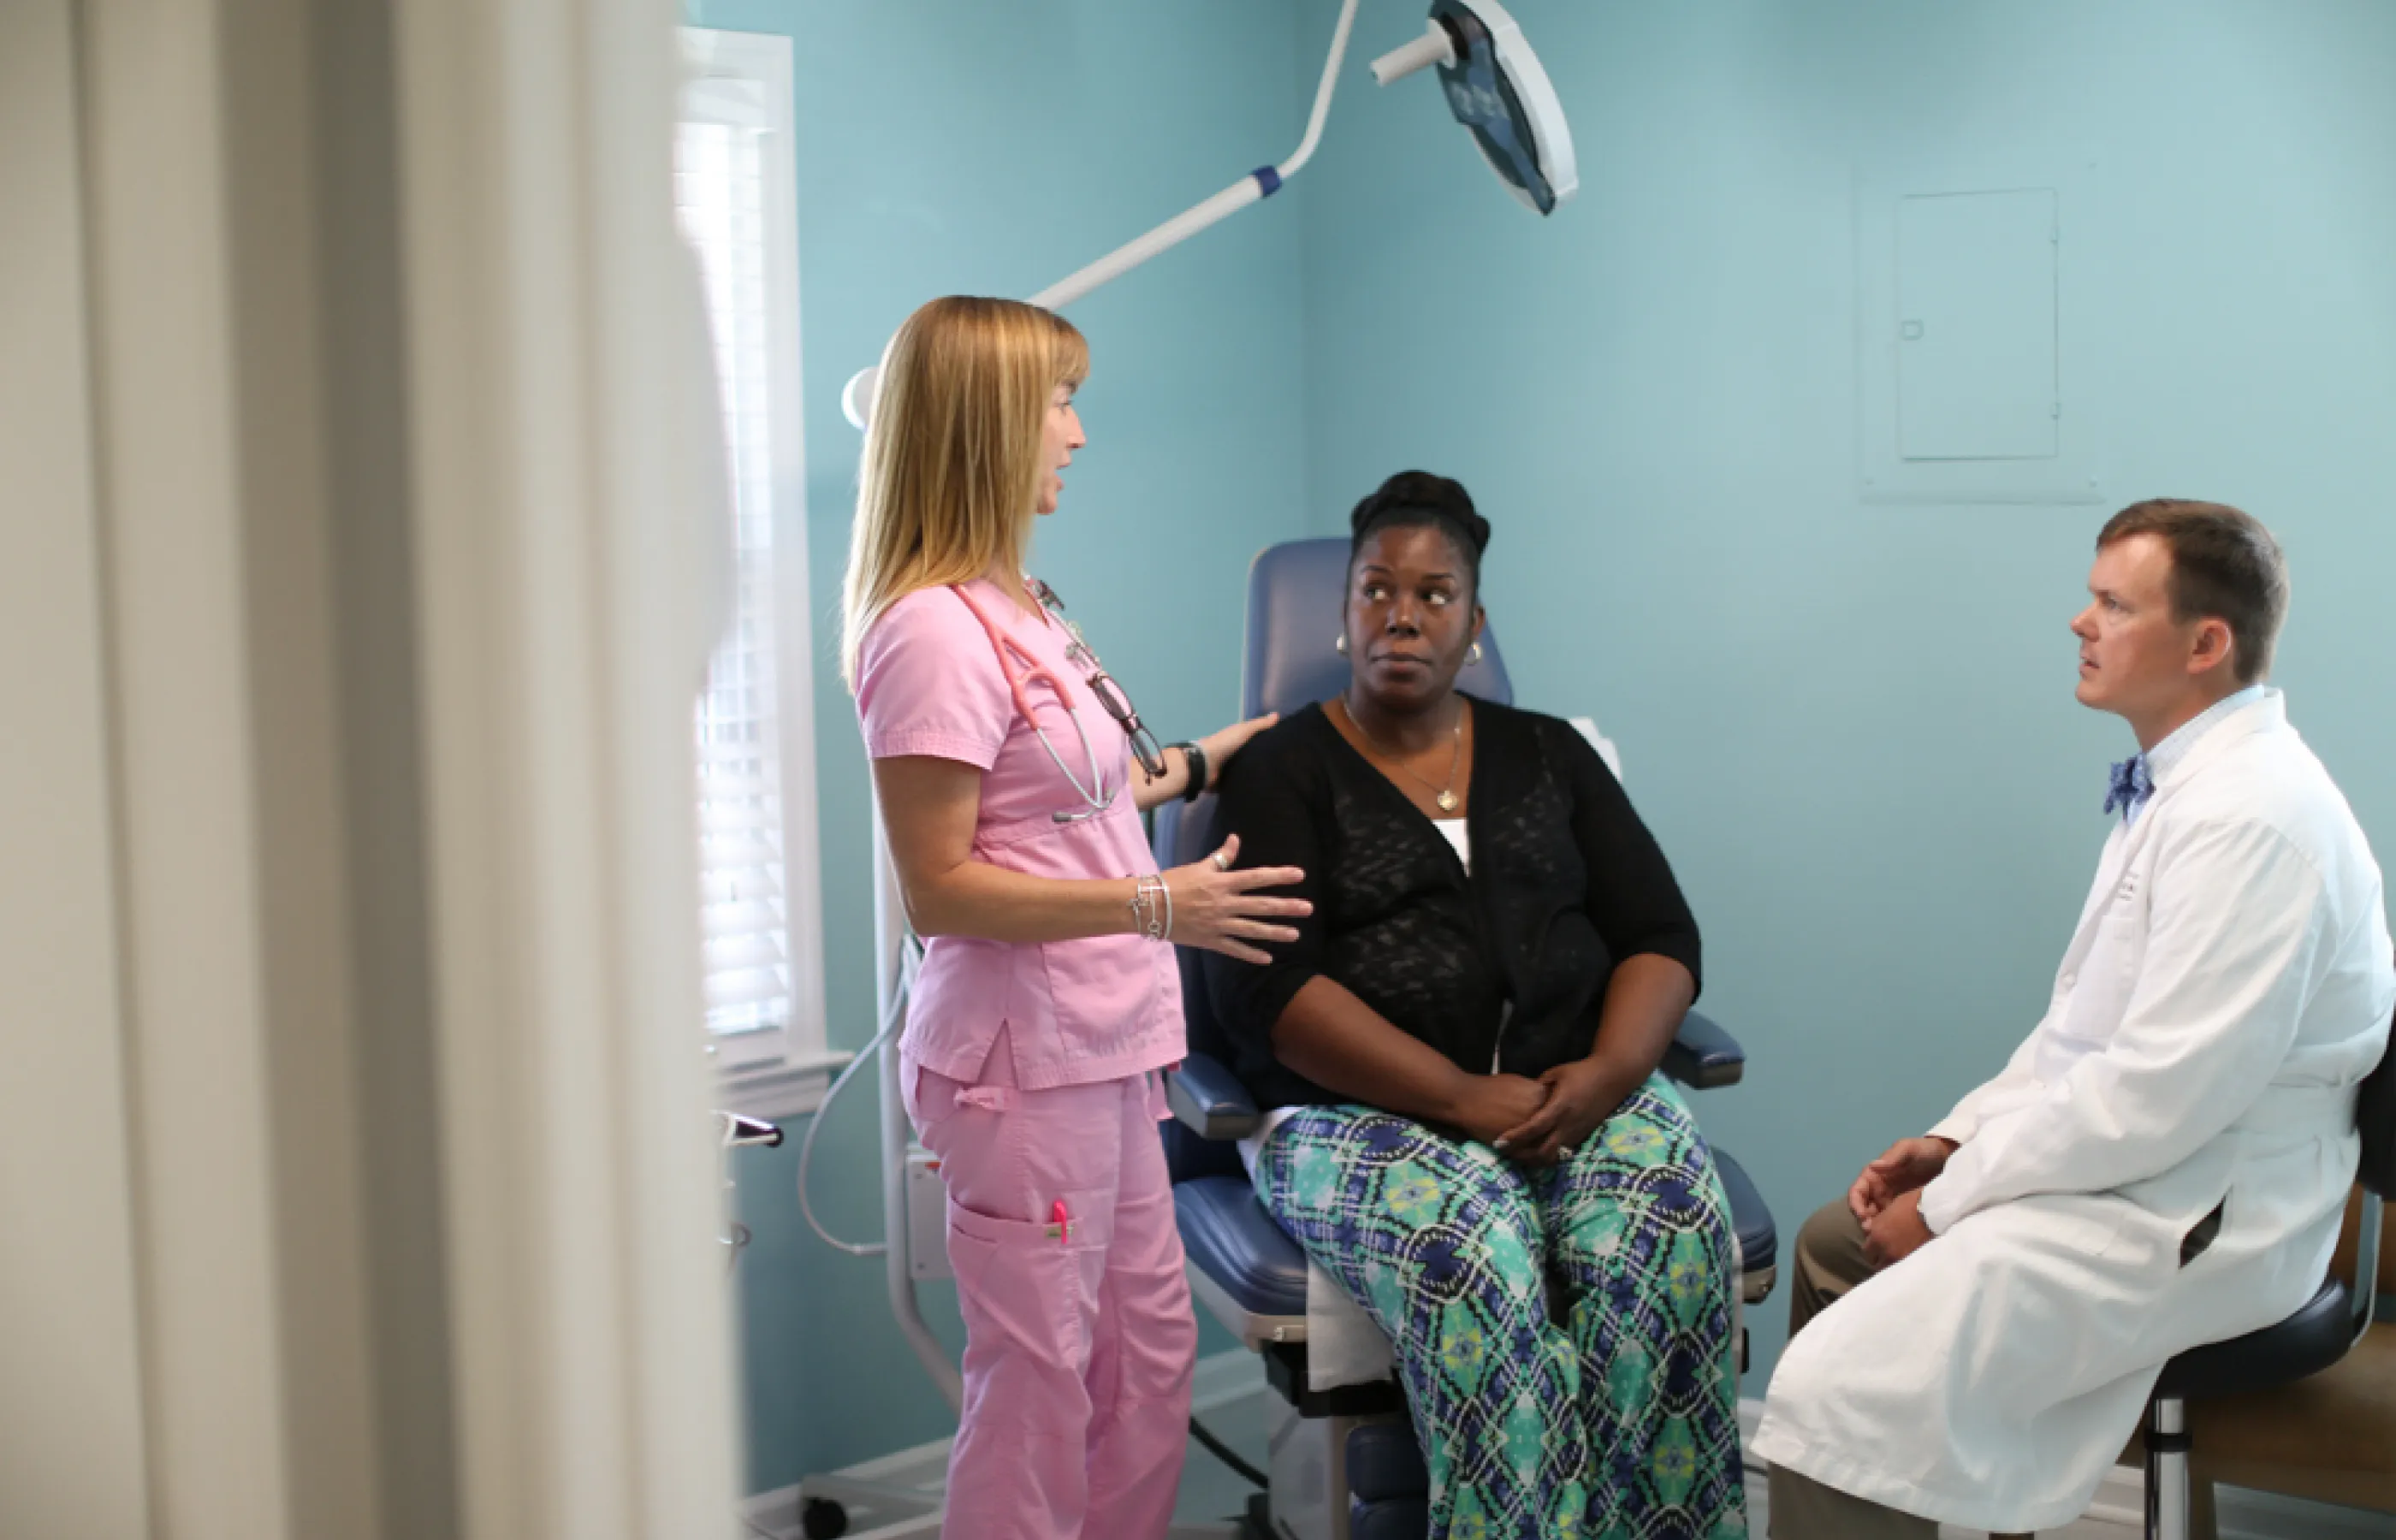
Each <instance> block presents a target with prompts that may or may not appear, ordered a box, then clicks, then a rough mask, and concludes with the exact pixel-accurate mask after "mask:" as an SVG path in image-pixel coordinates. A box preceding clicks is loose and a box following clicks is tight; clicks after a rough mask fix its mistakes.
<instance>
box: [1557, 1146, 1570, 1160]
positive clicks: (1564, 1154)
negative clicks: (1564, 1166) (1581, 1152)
mask: <svg viewBox="0 0 2396 1540" xmlns="http://www.w3.org/2000/svg"><path fill="white" fill-rule="evenodd" d="M1556 1155H1557V1157H1558V1158H1559V1159H1561V1160H1566V1161H1569V1160H1571V1159H1572V1158H1573V1147H1572V1146H1570V1145H1566V1146H1564V1148H1562V1149H1559V1150H1557V1151H1556Z"/></svg>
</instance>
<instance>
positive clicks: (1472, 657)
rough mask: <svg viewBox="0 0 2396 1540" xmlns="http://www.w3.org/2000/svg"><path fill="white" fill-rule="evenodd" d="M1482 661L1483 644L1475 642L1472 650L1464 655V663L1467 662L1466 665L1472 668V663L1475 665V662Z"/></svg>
mask: <svg viewBox="0 0 2396 1540" xmlns="http://www.w3.org/2000/svg"><path fill="white" fill-rule="evenodd" d="M1480 661H1481V644H1480V643H1478V642H1475V643H1474V644H1472V650H1471V652H1469V653H1466V654H1465V655H1464V664H1465V667H1467V668H1471V666H1472V665H1474V664H1476V663H1478V662H1480Z"/></svg>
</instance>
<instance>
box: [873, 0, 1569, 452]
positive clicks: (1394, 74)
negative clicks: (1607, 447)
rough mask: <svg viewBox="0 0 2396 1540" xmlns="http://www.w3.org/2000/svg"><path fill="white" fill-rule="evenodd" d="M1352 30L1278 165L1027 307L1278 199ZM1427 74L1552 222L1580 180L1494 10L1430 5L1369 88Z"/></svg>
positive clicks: (1070, 296) (1535, 81)
mask: <svg viewBox="0 0 2396 1540" xmlns="http://www.w3.org/2000/svg"><path fill="white" fill-rule="evenodd" d="M1355 20H1356V0H1342V3H1341V5H1340V7H1339V22H1338V26H1337V27H1335V28H1334V29H1333V31H1332V33H1331V52H1330V55H1329V56H1328V57H1327V58H1325V59H1324V61H1323V78H1322V80H1321V81H1320V82H1319V83H1318V84H1317V85H1316V86H1315V89H1314V111H1313V112H1312V113H1310V114H1309V115H1308V117H1307V120H1306V134H1305V137H1304V138H1302V139H1299V140H1298V148H1297V149H1296V150H1295V151H1293V152H1291V153H1290V157H1289V158H1288V159H1287V160H1285V161H1283V162H1282V163H1281V164H1280V165H1278V166H1258V168H1257V169H1256V170H1254V171H1251V172H1249V173H1248V174H1247V175H1246V176H1245V177H1242V178H1241V179H1239V180H1238V181H1235V182H1233V183H1232V184H1231V186H1229V187H1227V188H1225V189H1223V191H1221V192H1218V193H1216V194H1215V195H1214V196H1213V197H1211V198H1208V199H1207V200H1206V201H1205V203H1202V204H1200V205H1198V206H1196V207H1194V208H1191V209H1188V210H1186V211H1184V212H1182V213H1180V214H1177V215H1175V216H1174V217H1173V218H1172V219H1167V220H1165V222H1164V223H1163V224H1161V225H1158V226H1157V227H1156V228H1155V229H1154V230H1151V231H1150V232H1148V233H1147V234H1145V235H1142V236H1140V237H1138V239H1137V240H1134V241H1130V242H1128V243H1126V244H1125V245H1124V246H1118V247H1117V248H1115V249H1114V250H1113V251H1111V252H1109V253H1107V254H1106V255H1105V256H1104V257H1101V258H1099V259H1098V260H1097V261H1095V262H1092V263H1091V264H1090V265H1089V266H1087V267H1085V268H1084V269H1082V271H1081V272H1076V273H1074V274H1073V275H1072V276H1071V277H1069V278H1067V279H1065V280H1063V281H1062V282H1060V283H1058V284H1053V285H1050V286H1049V287H1047V288H1045V289H1043V290H1041V291H1040V292H1039V293H1038V294H1035V295H1033V296H1032V303H1033V304H1035V305H1038V306H1041V307H1042V308H1044V309H1046V310H1052V311H1060V310H1063V309H1064V308H1065V307H1066V306H1067V305H1070V304H1072V302H1073V301H1074V300H1076V299H1080V298H1082V296H1084V295H1085V294H1087V293H1089V292H1090V291H1091V290H1092V289H1094V288H1097V287H1098V285H1101V284H1104V283H1106V282H1108V281H1109V280H1111V279H1113V278H1119V277H1121V276H1122V275H1123V274H1125V273H1126V272H1130V271H1131V270H1132V269H1134V268H1136V267H1138V266H1139V265H1140V264H1141V263H1142V262H1145V261H1147V260H1148V259H1150V258H1151V257H1153V256H1155V255H1156V254H1157V253H1158V252H1160V251H1164V250H1166V249H1167V248H1169V247H1172V246H1178V245H1180V244H1181V243H1182V242H1183V241H1186V240H1188V239H1189V238H1190V237H1191V236H1192V235H1195V234H1197V233H1198V232H1200V231H1202V230H1204V229H1205V228H1206V227H1207V226H1208V225H1211V224H1214V223H1216V222H1218V220H1221V219H1227V218H1229V217H1230V216H1231V215H1232V214H1235V213H1237V212H1238V211H1239V210H1241V209H1243V208H1245V207H1247V206H1249V205H1250V204H1253V203H1259V202H1262V201H1263V200H1264V199H1266V198H1270V197H1271V196H1272V195H1273V194H1274V193H1275V192H1280V191H1281V188H1282V184H1283V183H1284V182H1285V181H1287V180H1288V179H1290V178H1292V177H1294V176H1296V175H1298V171H1299V169H1300V168H1301V167H1303V166H1305V165H1306V163H1307V162H1308V161H1309V160H1311V159H1312V158H1313V156H1314V148H1315V146H1316V144H1318V143H1319V142H1321V140H1322V139H1323V122H1324V118H1325V117H1327V116H1328V115H1329V114H1330V112H1331V93H1332V89H1333V87H1334V86H1337V85H1338V78H1339V66H1340V63H1341V61H1342V60H1345V59H1346V58H1347V55H1348V33H1349V30H1350V28H1351V25H1352V24H1353V23H1354V21H1355ZM1431 68H1436V69H1437V70H1438V71H1439V78H1440V86H1441V87H1442V89H1443V90H1444V92H1445V93H1446V96H1447V105H1448V111H1450V112H1452V113H1455V114H1456V121H1457V122H1458V123H1460V124H1462V125H1463V126H1465V128H1466V129H1467V131H1469V132H1470V133H1471V135H1472V142H1473V143H1474V144H1475V145H1477V146H1479V147H1480V150H1481V153H1482V157H1483V158H1484V159H1485V160H1486V161H1488V163H1489V167H1490V169H1491V170H1493V171H1495V172H1497V173H1498V177H1499V178H1500V179H1503V180H1504V181H1505V183H1506V186H1507V188H1508V189H1509V190H1510V191H1511V192H1513V194H1514V195H1515V196H1516V197H1518V198H1520V199H1522V200H1523V203H1524V206H1526V207H1529V208H1531V209H1534V210H1536V211H1537V212H1538V213H1541V214H1552V213H1554V212H1555V207H1556V206H1557V205H1558V204H1560V203H1563V202H1564V200H1566V199H1567V198H1570V197H1571V196H1572V195H1573V192H1575V191H1576V190H1577V188H1578V187H1579V186H1580V178H1579V174H1578V172H1577V169H1576V167H1575V165H1574V161H1573V142H1572V129H1571V128H1570V127H1569V126H1567V125H1566V124H1565V122H1564V104H1563V103H1562V102H1560V101H1558V100H1556V93H1555V87H1554V86H1551V85H1550V84H1549V83H1548V73H1547V71H1545V70H1543V69H1541V68H1540V67H1539V60H1538V56H1537V54H1534V53H1533V52H1532V51H1531V46H1530V45H1529V44H1528V43H1526V42H1524V40H1523V29H1522V28H1521V27H1519V26H1516V25H1515V24H1514V19H1513V18H1512V17H1511V16H1509V15H1507V14H1506V10H1505V7H1501V6H1499V5H1498V4H1497V3H1496V0H1432V4H1431V20H1430V22H1429V24H1428V26H1427V28H1426V29H1425V31H1424V33H1423V35H1422V36H1420V37H1418V38H1417V39H1416V40H1415V41H1413V42H1412V43H1409V44H1407V45H1406V46H1404V47H1402V48H1398V49H1395V50H1393V51H1391V52H1390V53H1387V54H1384V55H1382V56H1381V57H1380V58H1379V59H1377V60H1374V61H1373V78H1374V79H1375V80H1377V81H1378V82H1380V84H1382V85H1384V86H1387V85H1390V84H1391V83H1393V82H1395V81H1399V80H1403V79H1404V78H1405V77H1406V76H1408V75H1410V74H1414V73H1417V72H1418V71H1421V70H1426V69H1431ZM880 374H881V370H880V369H879V368H878V367H876V368H867V369H860V370H859V371H858V373H857V375H856V376H855V377H854V378H851V379H850V380H849V382H848V385H847V388H846V389H845V390H843V391H842V392H841V395H840V405H841V410H842V411H843V412H845V413H846V414H847V417H848V420H849V421H850V422H851V423H853V424H855V425H856V426H857V427H859V428H862V427H864V426H865V423H866V419H867V418H868V417H869V416H871V415H872V409H873V392H874V386H875V383H876V381H877V380H878V378H879V377H880Z"/></svg>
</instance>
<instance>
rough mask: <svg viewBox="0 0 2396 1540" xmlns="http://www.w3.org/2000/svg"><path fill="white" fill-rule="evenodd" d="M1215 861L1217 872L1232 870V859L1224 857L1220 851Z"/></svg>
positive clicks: (1216, 853)
mask: <svg viewBox="0 0 2396 1540" xmlns="http://www.w3.org/2000/svg"><path fill="white" fill-rule="evenodd" d="M1214 859H1215V870H1218V871H1229V870H1231V857H1230V856H1226V855H1224V854H1223V853H1222V852H1221V851H1219V850H1218V851H1217V852H1215V856H1214Z"/></svg>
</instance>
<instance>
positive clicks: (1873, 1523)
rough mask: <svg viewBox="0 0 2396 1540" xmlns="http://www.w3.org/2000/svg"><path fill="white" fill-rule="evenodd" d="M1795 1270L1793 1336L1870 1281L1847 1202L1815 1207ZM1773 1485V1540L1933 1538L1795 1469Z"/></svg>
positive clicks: (1902, 1517)
mask: <svg viewBox="0 0 2396 1540" xmlns="http://www.w3.org/2000/svg"><path fill="white" fill-rule="evenodd" d="M1792 1270H1793V1272H1794V1273H1795V1277H1794V1278H1793V1279H1792V1280H1791V1281H1790V1291H1789V1334H1790V1336H1795V1335H1796V1334H1798V1333H1800V1332H1802V1331H1804V1329H1805V1323H1806V1322H1807V1321H1811V1320H1813V1319H1814V1318H1815V1317H1816V1316H1817V1315H1820V1314H1821V1313H1822V1312H1823V1311H1824V1310H1827V1309H1829V1308H1830V1307H1831V1306H1833V1305H1835V1304H1837V1303H1838V1302H1839V1300H1840V1299H1841V1298H1842V1297H1844V1295H1845V1294H1846V1292H1847V1291H1848V1290H1850V1289H1852V1288H1854V1287H1855V1286H1856V1285H1857V1284H1858V1283H1860V1282H1862V1281H1864V1280H1865V1279H1867V1278H1870V1276H1871V1275H1872V1265H1871V1264H1870V1262H1869V1261H1867V1260H1865V1258H1864V1228H1863V1226H1861V1225H1859V1224H1857V1222H1856V1216H1855V1215H1852V1214H1850V1213H1848V1212H1847V1201H1846V1200H1845V1199H1844V1198H1842V1199H1840V1200H1838V1201H1836V1202H1831V1203H1825V1204H1823V1205H1822V1206H1821V1207H1820V1208H1818V1209H1816V1210H1815V1211H1814V1214H1813V1216H1812V1217H1811V1218H1809V1219H1807V1220H1806V1221H1805V1224H1804V1228H1801V1229H1800V1230H1798V1232H1797V1266H1796V1267H1795V1268H1793V1269H1792ZM1771 1482H1772V1506H1771V1516H1772V1535H1773V1540H1937V1534H1938V1526H1937V1524H1935V1523H1933V1522H1932V1521H1931V1520H1927V1519H1923V1518H1921V1517H1919V1516H1918V1515H1915V1514H1910V1513H1902V1512H1899V1511H1898V1510H1897V1509H1896V1508H1893V1507H1887V1506H1885V1505H1884V1504H1881V1503H1872V1502H1867V1501H1865V1500H1864V1499H1863V1498H1861V1497H1857V1496H1854V1495H1852V1494H1848V1493H1844V1492H1841V1491H1839V1490H1838V1489H1837V1488H1835V1487H1827V1486H1824V1485H1823V1484H1822V1483H1821V1482H1819V1481H1817V1480H1814V1479H1813V1478H1811V1477H1809V1476H1800V1475H1798V1474H1797V1473H1796V1472H1795V1471H1793V1470H1782V1469H1779V1468H1778V1467H1775V1468H1774V1469H1773V1471H1772V1476H1771ZM1997 1540H2004V1537H2003V1536H1999V1537H1997Z"/></svg>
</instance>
